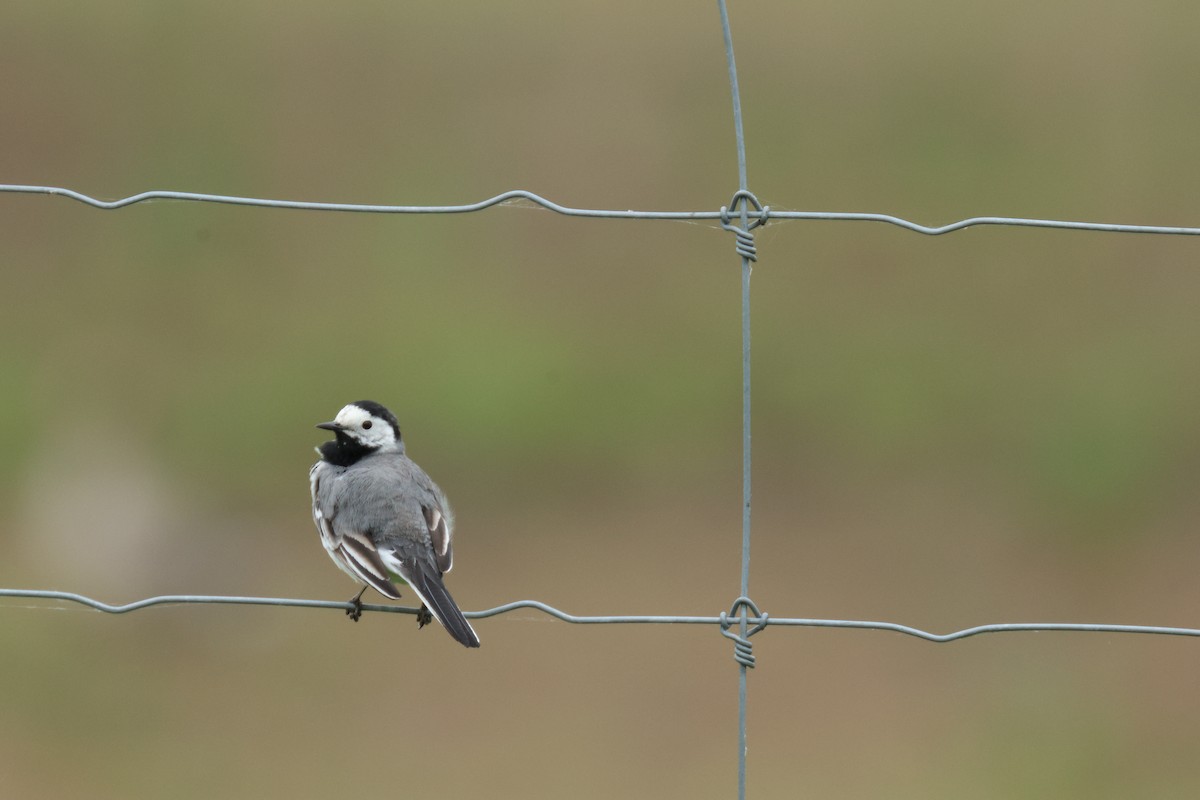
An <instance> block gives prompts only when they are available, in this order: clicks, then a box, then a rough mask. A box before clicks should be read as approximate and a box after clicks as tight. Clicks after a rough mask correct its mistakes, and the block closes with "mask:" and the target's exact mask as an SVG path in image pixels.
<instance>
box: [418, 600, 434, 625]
mask: <svg viewBox="0 0 1200 800" xmlns="http://www.w3.org/2000/svg"><path fill="white" fill-rule="evenodd" d="M431 622H433V614H430V613H429V608H428V607H427V606H426V605H425V604H424V603H421V610H420V611H418V612H417V628H418V629H420V628H424V627H425V626H426V625H428V624H429V623H431Z"/></svg>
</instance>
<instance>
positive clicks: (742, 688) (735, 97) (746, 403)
mask: <svg viewBox="0 0 1200 800" xmlns="http://www.w3.org/2000/svg"><path fill="white" fill-rule="evenodd" d="M717 7H718V9H719V10H720V13H721V33H722V36H723V37H724V40H725V60H726V63H727V64H728V67H729V92H730V95H731V99H732V102H733V131H734V141H735V144H736V147H737V165H738V193H739V194H740V193H743V192H747V191H749V184H748V179H747V173H746V137H745V132H744V129H743V127H742V97H741V92H740V90H739V88H738V79H737V62H736V60H735V59H734V55H733V33H732V31H731V29H730V26H729V9H728V7H727V5H726V0H717ZM738 206H739V210H740V214H741V220H740V222H741V227H742V231H743V233H745V232H747V231H748V230H749V228H750V220H749V217H748V211H747V206H746V203H745V202H744V201H743V202H740V203H738ZM741 258H742V575H741V578H742V579H741V594H740V595H739V596H740V597H747V598H748V597H749V596H750V499H751V488H752V484H751V458H750V273H751V271H752V270H751V261H750V257H749V256H748V255H746V254H744V253H743V254H742V256H741ZM749 613H750V611H749V609H748V608H747V607H746V606H745V605H743V606H742V607H741V609H740V613H739V617H740V619H739V620H738V632H739V634H740V635H741V638H742V640H743V641H745V640H746V631H747V627H748V622H747V615H748V614H749ZM747 670H748V666H747V664H746V663H745V662H741V663H739V664H738V721H737V726H738V736H737V738H738V770H737V794H738V800H745V798H746V748H747V744H746V702H747V701H746V673H747Z"/></svg>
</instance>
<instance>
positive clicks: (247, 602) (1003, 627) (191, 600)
mask: <svg viewBox="0 0 1200 800" xmlns="http://www.w3.org/2000/svg"><path fill="white" fill-rule="evenodd" d="M0 597H10V598H28V599H35V600H53V601H61V602H67V603H74V604H77V605H82V606H86V607H87V608H91V609H93V610H95V611H101V612H104V613H106V614H128V613H131V612H134V611H142V610H145V609H147V608H153V607H155V606H179V605H240V606H284V607H291V608H322V609H332V610H338V611H347V610H349V609H350V608H352V604H351V603H348V602H343V601H335V600H309V599H303V598H291V597H245V596H241V597H239V596H236V595H197V594H166V595H159V596H157V597H147V598H144V599H142V600H134V601H132V602H129V603H119V604H112V603H105V602H103V601H101V600H96V599H95V598H92V597H88V596H86V595H82V594H77V593H75V592H59V591H51V590H46V589H3V588H0ZM744 600H745V598H739V601H744ZM741 605H743V603H740V602H739V603H735V607H734V608H733V609H731V610H730V611H727V612H725V611H723V612H721V613H720V614H716V615H710V616H691V615H682V614H598V615H586V614H571V613H568V612H566V611H563V610H561V609H558V608H555V607H554V606H552V605H549V604H547V603H543V602H541V601H539V600H517V601H514V602H511V603H505V604H503V605H499V606H495V607H494V608H486V609H482V610H480V611H464V612H463V615H464V616H466V617H467V618H468V619H486V618H488V617H498V616H501V615H503V614H509V613H512V612H514V611H521V610H523V609H532V610H534V611H540V612H542V613H543V614H546V615H547V616H550V617H553V618H554V619H558V620H561V621H562V622H569V623H571V624H574V625H715V626H718V627H727V626H729V625H730V624H731V621H732V619H734V618H737V617H738V616H739V614H740V613H741V610H742V609H741ZM2 607H3V606H0V608H2ZM38 607H39V608H45V607H46V606H38ZM362 608H363V611H364V612H370V611H378V612H382V613H390V614H410V615H415V614H416V613H417V612H418V610H419V609H416V608H412V607H408V606H396V605H380V604H375V603H363V606H362ZM746 610H747V611H748V612H749V613H748V614H747V618H746V619H747V622H748V623H749V624H750V625H751V628H750V631H751V633H754V632H757V631H756V630H755V629H756V628H757V629H758V630H762V629H765V628H768V627H775V626H780V627H793V628H796V627H799V628H841V629H849V630H871V631H887V632H891V633H901V634H904V635H906V636H912V637H915V638H917V639H923V640H925V641H927V642H936V643H941V644H945V643H948V642H956V641H959V640H961V639H967V638H970V637H972V636H982V635H985V634H996V633H1034V632H1051V631H1056V632H1060V633H1061V632H1071V633H1118V634H1130V633H1137V634H1154V635H1160V636H1196V637H1200V628H1177V627H1164V626H1161V625H1114V624H1108V623H1089V622H1000V623H995V624H990V625H976V626H973V627H970V628H963V629H961V630H956V631H951V632H949V633H933V632H931V631H927V630H923V629H921V628H915V627H912V626H911V625H902V624H900V623H896V622H876V621H868V620H847V619H810V618H805V617H774V616H769V615H767V614H765V613H762V612H760V611H759V610H758V607H757V606H754V605H753V604H752V603H751V604H749V607H748V608H747V609H746Z"/></svg>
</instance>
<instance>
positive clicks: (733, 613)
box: [720, 596, 768, 669]
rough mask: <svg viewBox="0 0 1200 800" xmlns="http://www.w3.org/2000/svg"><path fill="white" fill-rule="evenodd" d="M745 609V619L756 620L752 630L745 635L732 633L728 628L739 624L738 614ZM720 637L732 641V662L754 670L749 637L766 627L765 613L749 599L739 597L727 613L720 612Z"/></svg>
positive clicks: (766, 618) (752, 649)
mask: <svg viewBox="0 0 1200 800" xmlns="http://www.w3.org/2000/svg"><path fill="white" fill-rule="evenodd" d="M743 608H745V609H746V610H747V612H748V613H747V617H749V618H753V619H756V620H758V622H757V623H755V625H754V627H753V628H750V629H748V630H747V631H746V635H745V636H742V635H741V634H740V633H734V632H733V631H732V630H730V628H732V627H733V625H734V623H737V622H740V621H741V620H740V617H739V614H738V612H739V611H740V610H741V609H743ZM720 620H721V635H722V636H724V637H725V638H726V639H732V640H733V660H734V661H736V662H738V663H739V664H741V665H742V666H743V667H749V668H751V669H753V668H754V645H752V644H751V643H750V637H751V636H753V635H754V634H756V633H758V632H759V631H761V630H762V629H763V628H765V627H767V621H768V615H767V613H766V612H765V611H759V610H758V606H757V605H755V603H754V601H753V600H751V599H750V598H749V597H745V596H743V597H739V598H738V599H737V600H734V601H733V606H732V607H731V608H730V609H729V611H722V612H721V617H720Z"/></svg>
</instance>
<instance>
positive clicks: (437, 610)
mask: <svg viewBox="0 0 1200 800" xmlns="http://www.w3.org/2000/svg"><path fill="white" fill-rule="evenodd" d="M408 583H409V586H411V587H412V590H413V591H414V592H416V593H417V596H419V597H420V598H421V602H423V603H424V604H425V605H426V607H427V608H428V609H429V611H430V613H432V614H433V618H434V619H436V620H437V621H438V622H440V623H442V627H443V628H445V629H446V632H447V633H449V634H450V635H451V636H453V637H454V640H455V641H456V642H458V643H459V644H461V645H462V646H463V647H479V636H478V635H477V634H476V633H475V629H474V628H472V627H471V623H469V622H467V618H466V617H464V616H463V613H462V611H460V610H459V608H458V604H457V603H455V602H454V598H453V597H451V596H450V592H449V590H447V589H446V584H444V583H443V582H442V579H441V576H439V575H436V574H432V575H431V574H427V573H426V572H425V571H424V570H418V571H417V574H415V575H413V576H412V578H411V580H409V581H408Z"/></svg>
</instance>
